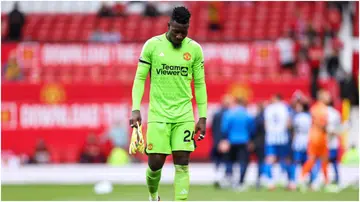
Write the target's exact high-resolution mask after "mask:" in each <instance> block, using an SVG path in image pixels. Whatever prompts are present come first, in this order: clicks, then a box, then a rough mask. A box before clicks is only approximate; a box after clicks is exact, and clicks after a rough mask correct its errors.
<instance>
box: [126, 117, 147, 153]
mask: <svg viewBox="0 0 360 202" xmlns="http://www.w3.org/2000/svg"><path fill="white" fill-rule="evenodd" d="M136 124H137V127H133V131H132V135H131V141H130V146H129V154H136V151H139V152H141V153H144V150H145V142H144V137H143V134H142V127H141V126H139V123H138V122H137V123H136Z"/></svg>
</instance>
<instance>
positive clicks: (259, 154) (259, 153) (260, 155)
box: [254, 145, 265, 162]
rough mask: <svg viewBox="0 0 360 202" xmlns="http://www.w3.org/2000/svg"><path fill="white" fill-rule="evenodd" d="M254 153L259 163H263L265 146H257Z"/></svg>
mask: <svg viewBox="0 0 360 202" xmlns="http://www.w3.org/2000/svg"><path fill="white" fill-rule="evenodd" d="M254 153H255V155H256V157H257V159H258V161H259V162H262V161H264V159H265V146H264V145H262V146H261V147H260V146H258V145H257V146H256V148H255V151H254Z"/></svg>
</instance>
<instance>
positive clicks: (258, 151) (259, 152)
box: [255, 147, 265, 188]
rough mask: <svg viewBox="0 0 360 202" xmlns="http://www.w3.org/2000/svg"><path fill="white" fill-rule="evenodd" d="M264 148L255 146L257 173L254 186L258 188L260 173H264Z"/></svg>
mask: <svg viewBox="0 0 360 202" xmlns="http://www.w3.org/2000/svg"><path fill="white" fill-rule="evenodd" d="M264 150H265V148H264V147H261V148H256V149H255V154H256V157H257V159H258V173H257V179H256V188H260V178H261V175H262V174H263V173H264V159H265V151H264Z"/></svg>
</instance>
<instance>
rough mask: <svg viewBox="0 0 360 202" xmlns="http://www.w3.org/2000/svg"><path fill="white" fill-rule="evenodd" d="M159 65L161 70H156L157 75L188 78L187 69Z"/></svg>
mask: <svg viewBox="0 0 360 202" xmlns="http://www.w3.org/2000/svg"><path fill="white" fill-rule="evenodd" d="M161 65H162V68H161V69H157V70H156V73H157V74H158V75H174V76H188V67H182V66H171V65H167V64H161Z"/></svg>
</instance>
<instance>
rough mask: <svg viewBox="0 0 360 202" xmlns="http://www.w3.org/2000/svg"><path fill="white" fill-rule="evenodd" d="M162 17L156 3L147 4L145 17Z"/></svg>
mask: <svg viewBox="0 0 360 202" xmlns="http://www.w3.org/2000/svg"><path fill="white" fill-rule="evenodd" d="M159 15H160V12H159V11H158V9H157V7H156V5H155V3H154V2H146V5H145V9H144V16H145V17H157V16H159Z"/></svg>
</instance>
